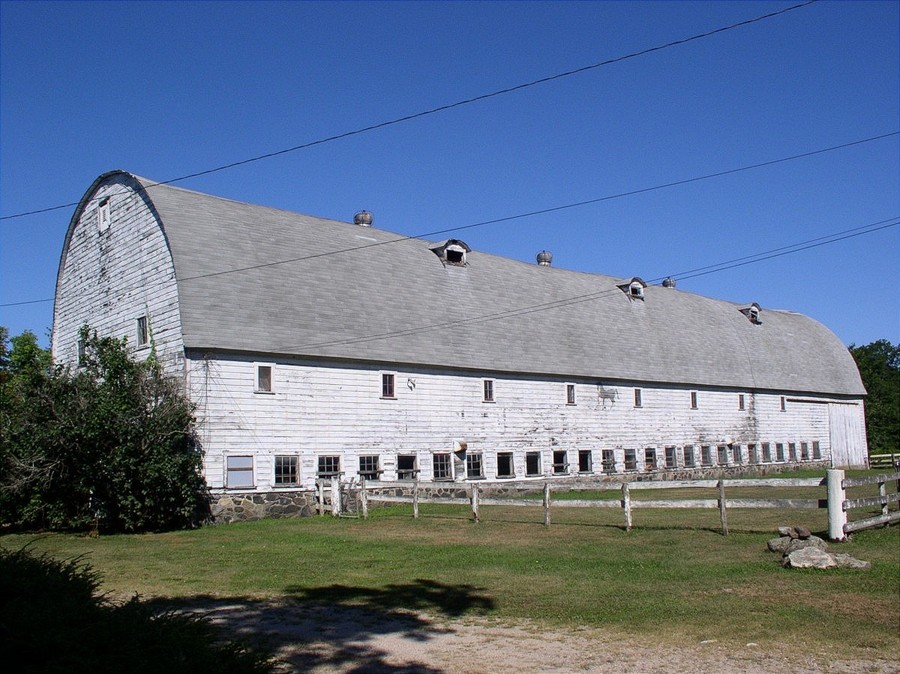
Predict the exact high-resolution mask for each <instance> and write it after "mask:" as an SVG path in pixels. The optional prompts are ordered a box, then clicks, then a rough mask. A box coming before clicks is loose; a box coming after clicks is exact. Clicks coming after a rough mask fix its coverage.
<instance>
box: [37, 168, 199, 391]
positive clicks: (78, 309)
mask: <svg viewBox="0 0 900 674" xmlns="http://www.w3.org/2000/svg"><path fill="white" fill-rule="evenodd" d="M107 198H108V199H109V202H108V205H109V211H110V226H109V228H108V229H107V230H106V231H105V232H101V231H100V228H99V226H98V209H99V205H100V203H101V202H102V201H103V200H105V199H107ZM140 316H146V317H147V319H148V325H149V331H150V342H149V343H148V344H147V345H146V346H144V347H141V348H138V346H137V340H136V334H137V333H136V331H137V319H138V318H139V317H140ZM84 324H88V325H90V327H91V328H93V329H95V330H96V331H97V332H98V334H100V335H103V336H114V337H127V338H128V343H129V345H130V347H131V349H132V350H133V351H134V353H135V355H136V356H137V357H142V356H145V355H149V353H150V351H151V346H152V348H155V350H156V354H157V357H158V358H159V359H160V362H162V363H163V364H164V366H165V367H166V369H167V371H169V372H170V373H172V374H179V373H181V372H183V366H184V365H183V364H184V348H183V345H182V338H181V322H180V315H179V308H178V290H177V286H176V283H175V269H174V266H173V264H172V257H171V254H170V253H169V249H168V246H167V243H166V238H165V236H164V235H163V232H162V229H161V228H160V226H159V223H158V222H157V219H156V217H155V216H154V214H153V212H152V211H151V210H150V208H149V207H148V206H147V204H146V202H145V201H144V199H142V198H141V196H140V194H139V193H137V192H136V191H135V190H134V186H133V185H129V184H128V183H127V181H125V179H124V178H122V177H119V178H118V179H115V180H112V181H107V182H104V183H101V184H100V185H99V186H98V188H97V189H96V191H95V194H94V198H93V199H91V200H90V201H89V202H88V203H87V205H86V207H85V208H84V210H83V211H82V212H81V214H80V217H79V218H78V220H77V221H76V222H75V223H74V225H73V227H72V230H71V232H70V234H69V237H68V239H67V247H66V250H64V251H63V258H62V261H61V268H60V273H59V277H58V281H57V288H56V303H55V306H54V317H53V337H52V349H53V357H54V360H55V362H58V363H71V364H74V363H76V362H77V358H78V353H77V350H78V333H79V330H80V328H81V326H82V325H84Z"/></svg>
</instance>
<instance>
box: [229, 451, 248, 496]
mask: <svg viewBox="0 0 900 674" xmlns="http://www.w3.org/2000/svg"><path fill="white" fill-rule="evenodd" d="M225 486H226V487H227V488H228V489H247V488H249V487H252V486H253V457H252V456H228V457H225Z"/></svg>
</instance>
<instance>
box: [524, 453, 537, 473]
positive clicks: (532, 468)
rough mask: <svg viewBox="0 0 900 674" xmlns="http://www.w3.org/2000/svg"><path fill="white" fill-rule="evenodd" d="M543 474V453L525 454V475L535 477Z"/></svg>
mask: <svg viewBox="0 0 900 674" xmlns="http://www.w3.org/2000/svg"><path fill="white" fill-rule="evenodd" d="M540 474H541V453H540V452H525V475H526V476H528V477H535V476H537V475H540Z"/></svg>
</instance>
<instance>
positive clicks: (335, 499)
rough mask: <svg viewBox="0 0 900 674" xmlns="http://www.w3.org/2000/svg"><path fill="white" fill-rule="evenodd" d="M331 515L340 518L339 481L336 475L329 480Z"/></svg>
mask: <svg viewBox="0 0 900 674" xmlns="http://www.w3.org/2000/svg"><path fill="white" fill-rule="evenodd" d="M331 514H332V515H333V516H334V517H340V516H341V480H340V478H339V477H338V476H337V475H335V476H334V477H332V478H331Z"/></svg>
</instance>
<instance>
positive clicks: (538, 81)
mask: <svg viewBox="0 0 900 674" xmlns="http://www.w3.org/2000/svg"><path fill="white" fill-rule="evenodd" d="M816 2H818V0H807V2H802V3H800V4H797V5H792V6H790V7H785V8H783V9H779V10H777V11H775V12H770V13H768V14H763V15H761V16H757V17H754V18H752V19H745V20H744V21H739V22H737V23H733V24H730V25H728V26H722V27H720V28H715V29H713V30H710V31H706V32H704V33H698V34H696V35H692V36H690V37H686V38H682V39H680V40H673V41H671V42H666V43H664V44H661V45H657V46H655V47H647V48H646V49H641V50H639V51H636V52H631V53H630V54H624V55H622V56H617V57H614V58H611V59H607V60H605V61H600V62H598V63H592V64H590V65H586V66H581V67H579V68H575V69H573V70H567V71H565V72H561V73H557V74H555V75H549V76H547V77H541V78H539V79H536V80H531V81H529V82H523V83H521V84H516V85H513V86H510V87H506V88H503V89H497V90H496V91H492V92H489V93H486V94H480V95H478V96H473V97H472V98H466V99H463V100H459V101H456V102H454V103H447V104H446V105H440V106H438V107H435V108H431V109H429V110H423V111H421V112H416V113H412V114H409V115H404V116H402V117H396V118H394V119H391V120H387V121H384V122H378V123H376V124H371V125H369V126H364V127H362V128H359V129H354V130H352V131H345V132H343V133H339V134H335V135H333V136H328V137H326V138H319V139H318V140H313V141H310V142H308V143H302V144H300V145H294V146H293V147H288V148H284V149H281V150H275V151H273V152H267V153H265V154H261V155H257V156H255V157H250V158H248V159H241V160H239V161H234V162H231V163H229V164H223V165H221V166H216V167H214V168H209V169H205V170H202V171H197V172H195V173H189V174H187V175H183V176H179V177H178V178H170V179H169V180H163V181H160V182H157V183H152V184H150V185H147V187H156V186H157V185H170V184H172V183H177V182H182V181H184V180H188V179H190V178H198V177H200V176H205V175H209V174H211V173H218V172H219V171H225V170H228V169H232V168H235V167H238V166H243V165H245V164H251V163H253V162H258V161H262V160H264V159H271V158H273V157H278V156H280V155H283V154H288V153H290V152H297V151H299V150H306V149H308V148H311V147H315V146H317V145H324V144H325V143H330V142H333V141H336V140H342V139H344V138H350V137H351V136H358V135H360V134H363V133H368V132H369V131H376V130H378V129H383V128H386V127H389V126H394V125H396V124H402V123H403V122H409V121H412V120H414V119H420V118H422V117H427V116H429V115H435V114H437V113H440V112H446V111H447V110H452V109H454V108H459V107H462V106H464V105H470V104H472V103H479V102H481V101H485V100H487V99H490V98H495V97H497V96H504V95H506V94H511V93H514V92H516V91H521V90H522V89H528V88H530V87H535V86H538V85H541V84H547V83H548V82H553V81H555V80H559V79H563V78H565V77H572V76H573V75H580V74H581V73H585V72H588V71H591V70H595V69H597V68H602V67H604V66H608V65H613V64H615V63H621V62H622V61H627V60H630V59H633V58H638V57H640V56H645V55H647V54H652V53H653V52H657V51H662V50H663V49H669V48H671V47H678V46H681V45H684V44H688V43H690V42H695V41H697V40H702V39H704V38H707V37H711V36H713V35H717V34H719V33H724V32H726V31H729V30H734V29H736V28H742V27H744V26H749V25H751V24H754V23H758V22H760V21H765V20H766V19H771V18H774V17H776V16H779V15H781V14H786V13H787V12H791V11H793V10H795V9H800V8H802V7H806V6H808V5H812V4H814V3H816ZM79 203H80V202H78V201H75V202H72V203H68V204H60V205H58V206H50V207H47V208H39V209H36V210H32V211H24V212H22V213H15V214H13V215H4V216H0V220H12V219H14V218H24V217H26V216H30V215H38V214H40V213H48V212H50V211H57V210H60V209H62V208H72V207H73V206H77V205H78V204H79Z"/></svg>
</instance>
